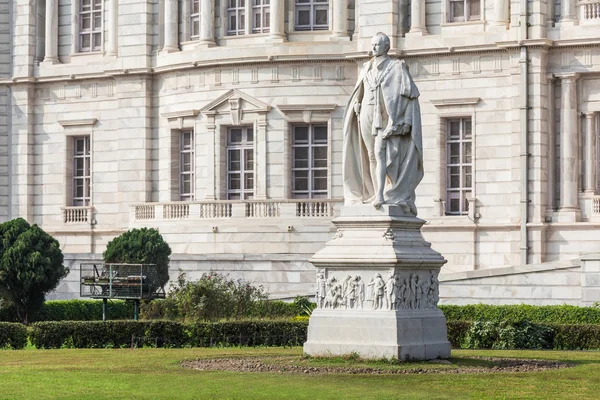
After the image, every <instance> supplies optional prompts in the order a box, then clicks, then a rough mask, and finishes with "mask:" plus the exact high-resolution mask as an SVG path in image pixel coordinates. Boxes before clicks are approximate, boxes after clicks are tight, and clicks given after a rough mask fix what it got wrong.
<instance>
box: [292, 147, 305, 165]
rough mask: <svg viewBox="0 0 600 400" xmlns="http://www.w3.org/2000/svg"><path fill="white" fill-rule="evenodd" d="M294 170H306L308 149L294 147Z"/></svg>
mask: <svg viewBox="0 0 600 400" xmlns="http://www.w3.org/2000/svg"><path fill="white" fill-rule="evenodd" d="M292 156H293V158H294V168H308V147H294V149H293V155H292Z"/></svg>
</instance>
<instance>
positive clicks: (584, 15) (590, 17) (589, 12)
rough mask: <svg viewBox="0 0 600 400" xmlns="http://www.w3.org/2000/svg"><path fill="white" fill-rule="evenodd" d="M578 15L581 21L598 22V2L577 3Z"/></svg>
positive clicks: (599, 16) (592, 0)
mask: <svg viewBox="0 0 600 400" xmlns="http://www.w3.org/2000/svg"><path fill="white" fill-rule="evenodd" d="M579 14H580V16H579V18H580V20H581V21H598V22H600V0H587V1H581V2H579Z"/></svg>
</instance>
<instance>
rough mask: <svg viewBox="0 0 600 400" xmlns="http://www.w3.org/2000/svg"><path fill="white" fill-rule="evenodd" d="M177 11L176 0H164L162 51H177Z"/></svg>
mask: <svg viewBox="0 0 600 400" xmlns="http://www.w3.org/2000/svg"><path fill="white" fill-rule="evenodd" d="M178 14H179V11H178V4H177V0H167V1H166V2H165V44H164V46H163V49H162V51H163V52H164V53H173V52H176V51H179V40H178V37H179V32H178V30H179V29H178V28H179V24H178V21H179V15H178Z"/></svg>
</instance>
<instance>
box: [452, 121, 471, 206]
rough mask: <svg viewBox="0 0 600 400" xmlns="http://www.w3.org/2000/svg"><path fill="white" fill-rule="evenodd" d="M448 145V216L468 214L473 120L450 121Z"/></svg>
mask: <svg viewBox="0 0 600 400" xmlns="http://www.w3.org/2000/svg"><path fill="white" fill-rule="evenodd" d="M446 143H447V144H446V214H448V215H463V214H467V213H468V212H469V202H468V200H467V199H469V198H470V197H471V193H472V191H473V174H472V168H473V157H472V154H473V150H472V147H471V146H472V143H473V138H472V135H471V119H470V118H456V119H449V120H448V122H447V132H446Z"/></svg>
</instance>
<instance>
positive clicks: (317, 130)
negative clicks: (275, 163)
mask: <svg viewBox="0 0 600 400" xmlns="http://www.w3.org/2000/svg"><path fill="white" fill-rule="evenodd" d="M292 135H293V137H292V197H293V198H295V199H323V198H327V125H326V124H320V125H295V126H294V127H293V131H292Z"/></svg>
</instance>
